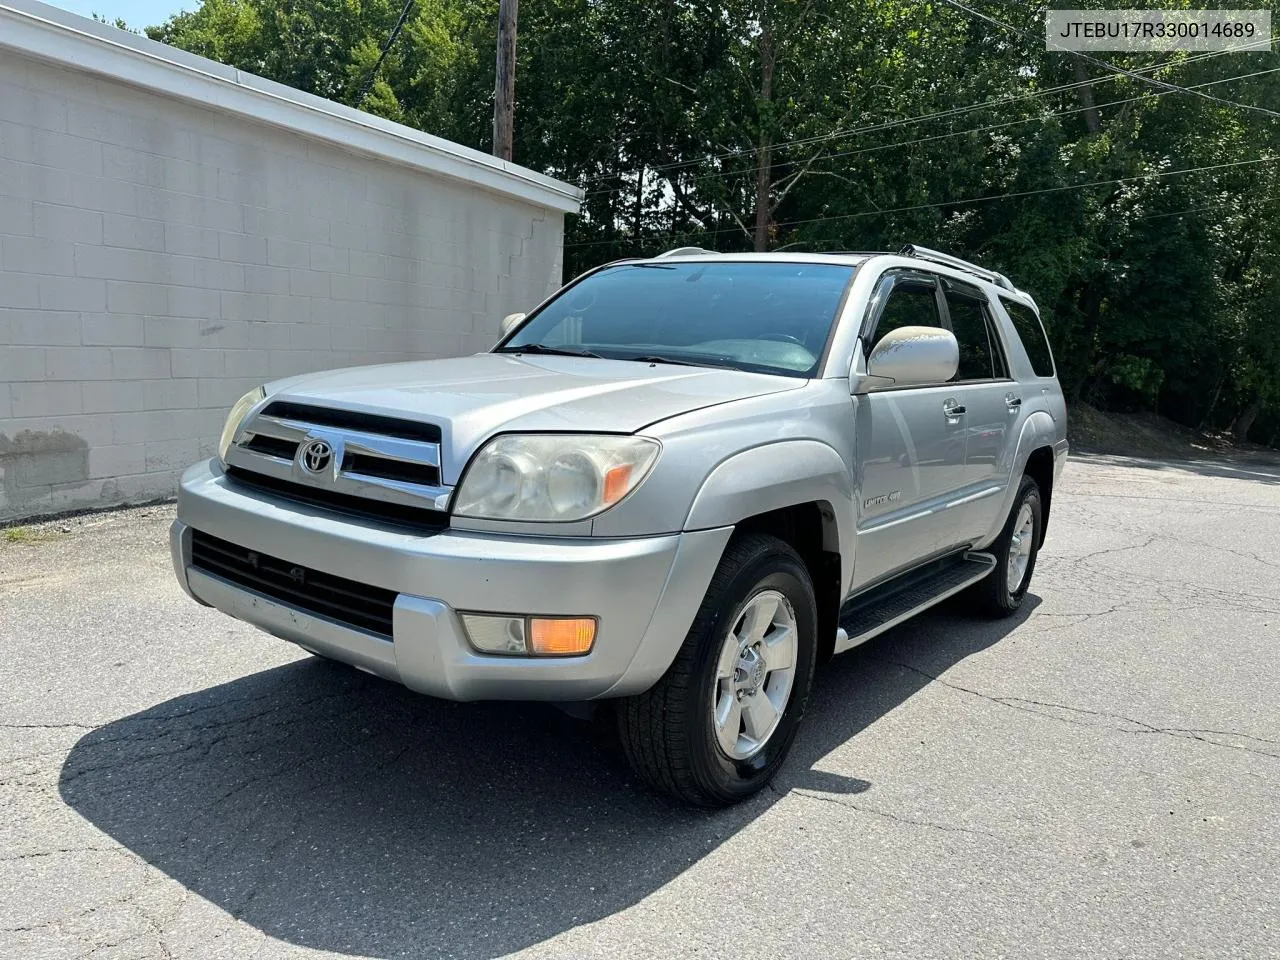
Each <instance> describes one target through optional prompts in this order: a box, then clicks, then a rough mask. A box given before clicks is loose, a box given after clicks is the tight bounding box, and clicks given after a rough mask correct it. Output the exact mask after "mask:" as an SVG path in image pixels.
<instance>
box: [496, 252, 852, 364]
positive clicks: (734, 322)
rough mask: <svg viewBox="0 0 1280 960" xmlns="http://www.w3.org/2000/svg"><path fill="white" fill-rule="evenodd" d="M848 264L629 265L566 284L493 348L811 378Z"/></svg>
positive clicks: (847, 275)
mask: <svg viewBox="0 0 1280 960" xmlns="http://www.w3.org/2000/svg"><path fill="white" fill-rule="evenodd" d="M853 271H854V268H853V267H852V266H844V265H840V264H826V263H822V264H819V263H767V262H766V263H762V262H742V261H739V262H736V263H735V262H732V261H730V262H706V261H698V262H690V263H662V262H660V261H658V262H646V263H629V264H619V265H618V266H614V267H607V268H606V269H604V270H601V271H600V272H599V273H595V274H592V275H591V276H589V277H587V278H586V279H584V280H582V281H581V282H579V283H577V284H575V285H574V286H572V287H570V288H569V289H568V290H566V291H565V292H564V293H563V294H562V295H561V296H559V297H557V298H556V299H555V300H553V301H551V303H549V304H547V306H546V307H544V308H543V309H542V310H540V311H539V312H538V313H537V314H535V315H534V316H533V317H532V318H531V319H530V320H529V321H527V322H526V323H525V324H524V326H522V327H521V328H520V329H519V330H518V331H517V332H516V333H515V335H514V336H512V337H511V339H510V340H508V341H507V342H506V343H504V344H503V345H502V346H501V347H499V348H498V350H499V351H500V352H506V353H514V352H518V351H520V350H521V349H522V348H524V349H528V350H529V351H530V352H536V351H538V350H539V348H541V349H542V350H543V351H544V352H560V351H563V352H565V353H586V354H588V355H596V356H600V357H608V358H611V359H618V360H648V361H650V362H669V363H689V364H695V365H699V366H704V365H705V366H721V367H732V368H735V369H739V370H747V371H752V372H756V373H775V374H783V375H785V376H791V377H810V376H813V375H814V374H815V373H816V372H817V368H818V361H819V359H820V358H821V356H822V352H823V350H824V348H825V347H826V343H827V337H828V334H829V333H830V332H831V324H832V323H833V322H834V320H835V316H836V310H837V308H838V307H839V305H840V301H841V298H842V297H843V296H844V291H845V288H846V287H847V286H848V283H849V279H850V277H852V276H853Z"/></svg>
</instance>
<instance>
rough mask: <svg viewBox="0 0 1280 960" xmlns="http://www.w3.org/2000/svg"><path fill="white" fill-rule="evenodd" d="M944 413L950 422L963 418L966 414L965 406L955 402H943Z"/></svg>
mask: <svg viewBox="0 0 1280 960" xmlns="http://www.w3.org/2000/svg"><path fill="white" fill-rule="evenodd" d="M942 413H943V415H944V416H945V417H946V418H947V419H948V420H952V419H955V418H956V417H963V416H964V414H965V409H964V404H962V403H957V402H956V401H955V400H944V401H943V402H942Z"/></svg>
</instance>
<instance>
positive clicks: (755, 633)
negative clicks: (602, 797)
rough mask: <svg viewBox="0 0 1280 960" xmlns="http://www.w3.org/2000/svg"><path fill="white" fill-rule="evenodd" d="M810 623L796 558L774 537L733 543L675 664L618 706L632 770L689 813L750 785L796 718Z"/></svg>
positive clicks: (808, 657)
mask: <svg viewBox="0 0 1280 960" xmlns="http://www.w3.org/2000/svg"><path fill="white" fill-rule="evenodd" d="M817 621H818V615H817V602H816V601H815V599H814V592H813V583H812V581H811V580H810V577H809V572H808V570H807V569H806V567H805V565H804V561H802V560H801V559H800V557H799V556H798V555H797V554H796V552H795V551H794V550H793V549H791V547H790V546H788V545H787V544H786V543H785V542H783V541H782V540H779V539H778V538H776V537H771V536H765V535H762V534H748V535H745V536H742V537H740V538H735V539H734V540H733V541H732V542H731V543H730V544H729V547H728V549H726V551H725V555H724V557H723V559H722V560H721V561H720V566H719V567H718V568H717V570H716V574H715V576H714V577H713V578H712V580H711V585H710V587H709V588H708V590H707V594H706V597H704V598H703V601H702V606H701V608H700V609H699V610H698V615H697V617H696V618H695V619H694V622H693V626H692V627H691V628H690V629H689V633H688V635H687V636H686V637H685V641H684V645H683V646H682V647H681V648H680V652H679V653H678V654H677V655H676V659H675V662H674V663H672V664H671V667H670V668H669V669H668V670H667V672H666V673H665V674H664V675H663V676H662V679H660V680H659V681H658V682H657V683H656V684H655V685H654V686H653V687H652V688H650V689H649V690H646V691H645V692H644V693H642V694H639V695H638V696H634V697H630V698H628V699H626V700H623V701H621V702H620V703H619V705H618V727H619V732H620V733H621V736H622V746H623V750H624V751H625V752H626V754H627V759H628V760H630V761H631V765H632V767H633V768H634V769H635V771H636V773H637V774H639V775H640V777H641V778H642V779H644V780H645V781H646V782H647V783H648V784H650V785H651V786H653V787H655V788H657V789H659V790H662V791H664V792H666V793H669V794H672V795H673V796H675V797H677V798H679V799H681V800H685V801H687V802H689V803H694V804H698V805H700V806H724V805H727V804H730V803H734V802H736V801H738V800H742V799H743V798H745V797H748V796H750V795H751V794H753V793H755V792H756V791H757V790H759V789H761V788H762V787H763V786H764V785H765V784H766V783H768V782H769V780H770V779H771V778H772V777H773V775H774V774H775V773H776V772H777V770H778V768H779V767H780V766H781V765H782V762H783V760H784V759H785V758H786V755H787V752H788V751H789V750H790V749H791V743H792V741H793V740H794V739H795V735H796V730H797V727H798V725H799V723H800V718H801V717H802V716H803V715H804V709H805V705H806V703H807V702H808V699H809V689H810V687H811V686H812V684H813V668H814V661H815V657H816V651H817V642H816V641H817Z"/></svg>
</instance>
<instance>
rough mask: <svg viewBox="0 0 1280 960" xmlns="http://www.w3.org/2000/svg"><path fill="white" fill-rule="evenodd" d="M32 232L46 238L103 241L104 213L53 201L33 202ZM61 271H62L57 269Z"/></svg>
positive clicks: (82, 241)
mask: <svg viewBox="0 0 1280 960" xmlns="http://www.w3.org/2000/svg"><path fill="white" fill-rule="evenodd" d="M31 224H32V225H31V232H32V234H33V235H34V236H37V237H42V238H44V239H46V240H66V241H69V242H71V243H101V242H102V214H100V213H97V212H95V211H93V210H81V209H79V208H77V207H67V206H62V205H60V204H53V203H35V204H32V218H31ZM56 272H61V271H56Z"/></svg>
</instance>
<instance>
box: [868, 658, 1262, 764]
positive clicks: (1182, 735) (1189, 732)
mask: <svg viewBox="0 0 1280 960" xmlns="http://www.w3.org/2000/svg"><path fill="white" fill-rule="evenodd" d="M880 662H881V663H884V664H888V665H890V666H895V667H901V668H903V669H904V670H910V671H912V672H913V673H917V674H919V675H920V676H922V677H927V678H929V679H930V680H932V681H933V682H935V683H938V684H941V685H942V686H944V687H948V688H950V689H952V690H956V691H958V692H960V693H966V694H969V695H970V696H974V697H979V698H981V699H983V700H986V701H988V702H990V703H994V704H998V705H999V706H1002V707H1009V708H1010V709H1013V710H1021V711H1023V712H1024V713H1032V714H1035V715H1036V716H1039V717H1048V718H1049V719H1051V720H1059V721H1062V722H1063V723H1073V724H1076V725H1077V726H1087V727H1095V728H1098V727H1100V728H1102V729H1111V730H1115V731H1117V732H1120V733H1140V734H1153V733H1154V734H1162V735H1164V736H1170V737H1176V738H1178V739H1181V740H1197V741H1199V742H1201V743H1208V744H1212V745H1213V746H1216V747H1224V748H1226V749H1228V750H1240V751H1242V752H1244V753H1252V754H1254V755H1256V756H1260V757H1268V758H1270V759H1272V760H1280V753H1272V752H1270V751H1268V750H1258V749H1255V748H1253V747H1246V746H1243V745H1241V744H1237V743H1223V742H1222V741H1220V740H1211V739H1209V737H1208V736H1204V735H1203V734H1205V733H1209V734H1214V735H1217V736H1224V737H1239V738H1240V739H1244V740H1253V741H1256V742H1259V743H1268V744H1274V743H1276V741H1273V740H1266V739H1264V738H1262V737H1255V736H1252V735H1250V734H1246V733H1235V732H1230V731H1200V730H1193V729H1188V728H1185V727H1157V726H1155V725H1153V724H1150V723H1147V722H1145V721H1143V720H1135V719H1133V718H1132V717H1126V716H1124V715H1123V714H1118V713H1107V712H1105V711H1102V710H1088V709H1086V708H1084V707H1072V706H1067V705H1066V704H1062V703H1049V702H1048V701H1044V700H1030V699H1027V698H1026V697H998V696H993V695H992V694H989V693H983V692H982V691H981V690H974V689H973V688H972V687H966V686H964V685H962V684H959V683H955V682H954V681H951V680H945V679H943V678H942V677H940V676H938V675H936V674H932V673H930V672H929V671H927V670H922V669H921V668H919V667H917V666H914V665H912V664H910V663H902V662H901V661H898V660H883V659H881V660H880ZM1033 707H1044V708H1046V709H1047V710H1061V711H1064V712H1066V713H1076V714H1081V715H1083V716H1089V717H1098V718H1101V719H1105V720H1113V721H1114V720H1118V721H1120V722H1121V723H1124V724H1128V725H1129V729H1125V728H1124V727H1121V726H1116V725H1114V724H1098V723H1086V722H1085V721H1083V720H1073V719H1071V718H1070V717H1064V716H1059V715H1056V714H1053V713H1048V712H1046V710H1035V709H1032V708H1033ZM1134 728H1136V729H1134Z"/></svg>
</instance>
